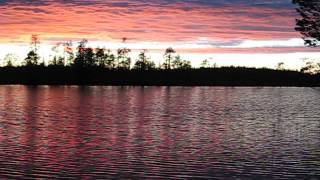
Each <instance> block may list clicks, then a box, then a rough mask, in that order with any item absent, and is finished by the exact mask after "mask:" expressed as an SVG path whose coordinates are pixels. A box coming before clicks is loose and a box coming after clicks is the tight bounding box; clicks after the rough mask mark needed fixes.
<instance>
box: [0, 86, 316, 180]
mask: <svg viewBox="0 0 320 180" xmlns="http://www.w3.org/2000/svg"><path fill="white" fill-rule="evenodd" d="M0 177H1V178H72V179H97V178H100V179H101V178H103V179H111V178H130V179H161V178H164V179H170V178H172V179H196V178H199V179H200V178H203V179H209V178H215V179H218V178H221V179H235V178H241V179H253V178H260V179H303V178H305V179H311V178H314V179H317V178H318V177H320V90H319V89H314V88H257V87H249V88H240V87H239V88H232V87H76V86H74V87H67V86H66V87H50V86H38V87H28V86H0Z"/></svg>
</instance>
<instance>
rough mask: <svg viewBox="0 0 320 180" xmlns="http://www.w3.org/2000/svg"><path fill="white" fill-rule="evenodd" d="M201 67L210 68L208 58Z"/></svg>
mask: <svg viewBox="0 0 320 180" xmlns="http://www.w3.org/2000/svg"><path fill="white" fill-rule="evenodd" d="M200 68H210V63H209V61H208V59H205V60H203V61H202V62H201V64H200Z"/></svg>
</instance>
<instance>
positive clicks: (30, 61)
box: [25, 34, 40, 66]
mask: <svg viewBox="0 0 320 180" xmlns="http://www.w3.org/2000/svg"><path fill="white" fill-rule="evenodd" d="M39 44H40V41H39V38H38V35H34V34H33V35H32V36H31V47H30V48H31V50H30V51H29V53H28V55H27V57H26V58H25V64H26V66H36V65H38V60H39V59H40V57H39V55H38V53H37V52H38V46H39Z"/></svg>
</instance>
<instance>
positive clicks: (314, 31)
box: [292, 0, 320, 47]
mask: <svg viewBox="0 0 320 180" xmlns="http://www.w3.org/2000/svg"><path fill="white" fill-rule="evenodd" d="M292 2H293V3H294V4H296V5H298V7H297V8H296V10H297V12H298V13H299V14H300V16H301V17H300V18H299V19H297V20H296V28H295V29H296V30H297V31H299V32H300V33H301V34H302V35H303V39H304V41H305V44H306V45H309V46H313V47H315V46H319V41H320V2H319V0H293V1H292Z"/></svg>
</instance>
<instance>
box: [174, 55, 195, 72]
mask: <svg viewBox="0 0 320 180" xmlns="http://www.w3.org/2000/svg"><path fill="white" fill-rule="evenodd" d="M172 67H173V68H174V69H190V68H191V62H190V61H186V60H182V59H181V57H180V56H179V55H177V56H176V57H175V58H174V60H173V61H172Z"/></svg>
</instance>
